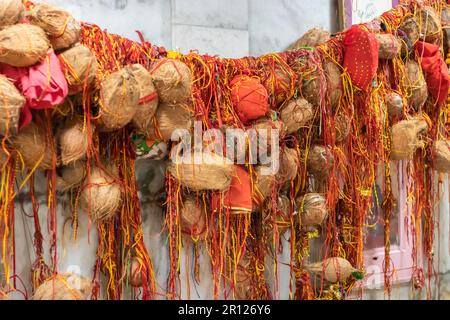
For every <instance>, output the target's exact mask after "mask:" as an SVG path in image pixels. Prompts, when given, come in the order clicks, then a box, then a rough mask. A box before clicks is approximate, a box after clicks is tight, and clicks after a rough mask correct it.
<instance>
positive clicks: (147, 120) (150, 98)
mask: <svg viewBox="0 0 450 320" xmlns="http://www.w3.org/2000/svg"><path fill="white" fill-rule="evenodd" d="M129 68H130V70H131V72H132V73H133V75H134V77H135V78H136V80H137V82H138V84H139V93H140V95H139V106H138V108H137V110H136V113H135V114H134V117H133V124H134V126H135V127H136V128H137V129H138V130H139V131H140V132H142V133H143V134H144V135H146V136H149V135H150V130H151V126H152V124H153V116H154V114H155V112H156V108H157V107H158V93H157V92H156V89H155V86H154V85H153V79H152V77H151V75H150V73H149V72H148V71H147V69H145V68H144V67H143V66H142V65H141V64H133V65H131V66H130V67H129Z"/></svg>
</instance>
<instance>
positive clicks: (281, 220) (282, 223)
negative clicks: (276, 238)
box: [262, 195, 291, 238]
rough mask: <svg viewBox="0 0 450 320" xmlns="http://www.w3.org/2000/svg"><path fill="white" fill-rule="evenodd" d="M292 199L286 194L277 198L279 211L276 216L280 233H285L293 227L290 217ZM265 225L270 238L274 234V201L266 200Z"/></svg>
mask: <svg viewBox="0 0 450 320" xmlns="http://www.w3.org/2000/svg"><path fill="white" fill-rule="evenodd" d="M290 211H291V200H289V198H288V197H286V196H285V195H280V196H278V199H277V212H276V217H275V223H276V225H277V227H278V233H279V234H280V235H282V234H284V233H285V232H286V231H288V230H289V229H290V227H291V219H290ZM262 213H263V219H264V226H265V227H266V230H267V233H268V235H269V238H272V235H273V221H272V220H273V218H272V214H271V213H272V201H271V200H268V201H266V204H265V205H264V209H263V212H262Z"/></svg>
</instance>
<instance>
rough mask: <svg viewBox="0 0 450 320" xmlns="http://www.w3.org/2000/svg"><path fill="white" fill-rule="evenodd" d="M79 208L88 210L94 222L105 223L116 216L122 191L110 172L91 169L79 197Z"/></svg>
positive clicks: (97, 168) (95, 168)
mask: <svg viewBox="0 0 450 320" xmlns="http://www.w3.org/2000/svg"><path fill="white" fill-rule="evenodd" d="M80 198H81V199H80V201H81V206H82V207H83V208H84V209H86V210H90V215H91V218H92V219H93V220H94V221H98V222H100V221H106V220H108V219H110V218H112V217H114V215H115V214H116V212H117V210H118V209H119V207H120V203H121V199H122V191H121V187H120V185H119V184H118V183H117V181H116V179H115V178H114V177H113V175H112V174H111V173H110V172H107V171H105V170H103V169H100V168H99V167H91V169H90V180H89V176H86V179H85V181H84V188H83V191H82V192H81V196H80Z"/></svg>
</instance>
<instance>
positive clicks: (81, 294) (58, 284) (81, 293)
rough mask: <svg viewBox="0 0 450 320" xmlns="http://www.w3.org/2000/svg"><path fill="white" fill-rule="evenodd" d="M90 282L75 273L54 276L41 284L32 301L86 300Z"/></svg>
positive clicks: (90, 288)
mask: <svg viewBox="0 0 450 320" xmlns="http://www.w3.org/2000/svg"><path fill="white" fill-rule="evenodd" d="M91 290H92V284H91V281H90V280H89V279H87V278H85V277H82V276H79V275H77V274H75V273H63V274H56V275H54V276H52V277H50V278H49V279H47V280H46V281H45V282H44V283H43V284H41V285H40V286H39V287H38V288H37V289H36V291H35V292H34V295H33V300H88V299H89V296H90V295H91Z"/></svg>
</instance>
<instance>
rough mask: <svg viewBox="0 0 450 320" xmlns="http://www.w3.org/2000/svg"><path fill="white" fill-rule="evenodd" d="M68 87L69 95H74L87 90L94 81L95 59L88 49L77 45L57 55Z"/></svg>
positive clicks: (95, 71)
mask: <svg viewBox="0 0 450 320" xmlns="http://www.w3.org/2000/svg"><path fill="white" fill-rule="evenodd" d="M59 59H60V61H61V62H62V68H63V70H64V74H65V77H66V80H67V84H68V85H69V94H70V95H74V94H77V93H80V92H82V91H83V89H84V88H85V87H86V88H89V87H90V86H91V85H92V84H93V83H94V81H95V75H96V73H97V59H96V58H95V56H94V54H93V53H92V52H91V50H89V48H88V47H86V46H84V45H82V44H79V45H76V46H74V47H73V48H70V49H69V50H66V51H64V52H63V53H61V54H60V55H59Z"/></svg>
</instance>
